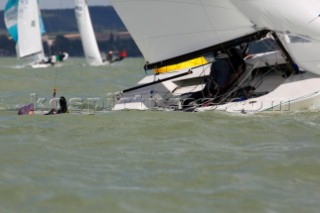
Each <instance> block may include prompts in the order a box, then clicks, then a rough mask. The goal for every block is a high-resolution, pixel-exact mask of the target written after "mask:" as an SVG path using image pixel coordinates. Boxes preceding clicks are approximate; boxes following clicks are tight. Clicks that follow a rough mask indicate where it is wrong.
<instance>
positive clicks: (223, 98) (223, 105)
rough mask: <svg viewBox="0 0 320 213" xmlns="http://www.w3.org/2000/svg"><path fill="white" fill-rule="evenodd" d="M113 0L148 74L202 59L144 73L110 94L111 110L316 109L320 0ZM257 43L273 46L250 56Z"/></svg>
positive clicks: (319, 84)
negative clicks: (112, 99)
mask: <svg viewBox="0 0 320 213" xmlns="http://www.w3.org/2000/svg"><path fill="white" fill-rule="evenodd" d="M111 2H112V4H113V6H114V8H115V10H116V11H117V13H118V14H119V16H120V18H121V19H122V21H123V22H124V24H125V26H126V27H127V29H128V30H129V32H130V33H131V35H132V37H133V39H134V40H135V42H136V44H137V45H138V47H139V49H140V51H141V52H142V54H143V56H144V58H145V60H146V64H145V70H146V71H149V70H158V69H159V68H162V67H167V66H170V65H171V66H172V65H173V64H176V65H177V64H180V63H183V62H185V61H188V60H191V59H195V58H198V57H205V58H206V59H207V60H204V62H203V63H202V64H200V65H199V64H198V65H196V66H189V67H188V66H177V67H178V68H177V69H176V70H170V71H168V72H161V73H154V74H151V75H147V76H146V77H144V78H143V79H142V80H141V81H139V82H138V84H137V85H136V86H134V87H132V88H128V89H125V90H123V91H121V92H119V93H118V94H117V95H116V98H115V100H116V103H115V105H114V107H113V110H124V109H136V110H148V109H170V110H184V111H211V110H219V111H226V112H233V113H257V112H279V111H281V112H283V111H290V110H305V109H319V108H320V96H319V95H320V93H319V92H320V76H319V75H320V54H319V50H320V48H319V47H320V17H319V16H320V2H319V1H318V0H308V2H302V1H299V0H281V1H278V0H257V1H245V0H210V1H196V0H191V1H190V0H182V1H175V0H167V1H161V0H155V1H139V0H131V1H122V0H111ZM299 14H304V15H303V16H301V15H299ZM270 41H271V42H270ZM259 43H265V44H266V45H267V46H268V45H269V46H271V47H272V48H271V49H268V48H267V49H265V50H264V51H262V52H259V53H257V52H254V51H252V49H254V47H256V46H257V45H259ZM240 56H241V57H240Z"/></svg>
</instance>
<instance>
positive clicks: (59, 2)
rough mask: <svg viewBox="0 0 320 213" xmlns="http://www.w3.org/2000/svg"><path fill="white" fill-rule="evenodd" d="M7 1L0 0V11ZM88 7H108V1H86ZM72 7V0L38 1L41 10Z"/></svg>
mask: <svg viewBox="0 0 320 213" xmlns="http://www.w3.org/2000/svg"><path fill="white" fill-rule="evenodd" d="M6 2H7V0H0V10H3V9H4V6H5V5H6ZM88 4H89V6H91V5H102V6H107V5H110V3H109V0H88ZM72 7H74V0H40V8H41V9H53V8H58V9H60V8H72Z"/></svg>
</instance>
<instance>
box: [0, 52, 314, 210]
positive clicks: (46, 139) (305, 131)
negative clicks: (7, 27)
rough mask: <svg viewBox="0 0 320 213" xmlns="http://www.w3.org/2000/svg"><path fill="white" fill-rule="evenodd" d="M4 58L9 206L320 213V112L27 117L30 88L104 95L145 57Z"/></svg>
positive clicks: (2, 197)
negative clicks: (43, 65)
mask: <svg viewBox="0 0 320 213" xmlns="http://www.w3.org/2000/svg"><path fill="white" fill-rule="evenodd" d="M16 63H17V61H16V59H3V58H2V59H0V71H1V78H0V109H1V111H0V212H1V213H3V212H4V213H6V212H8V213H11V212H19V213H20V212H35V213H38V212H41V213H42V212H55V213H56V212H77V213H78V212H113V213H118V212H119V213H120V212H121V213H122V212H123V213H127V212H128V213H144V212H146V213H153V212H154V213H163V212H174V213H179V212H181V213H185V212H190V213H195V212H197V213H198V212H199V213H200V212H219V213H220V212H222V213H223V212H232V213H233V212H239V213H242V212H243V213H248V212H254V213H256V212H263V213H283V212H288V213H289V212H290V213H292V212H297V213H300V212H301V213H302V212H303V213H309V212H314V213H317V212H319V210H320V203H319V201H320V155H319V153H320V114H319V112H299V113H286V114H283V115H277V116H274V115H259V116H258V115H255V116H247V115H245V116H238V115H237V116H235V115H228V114H224V113H218V112H206V113H183V112H155V111H153V112H151V111H146V112H136V111H125V112H108V113H103V114H95V115H81V114H69V115H59V116H17V111H16V108H17V107H18V106H20V105H21V104H25V103H28V102H29V100H30V95H29V94H30V93H37V94H38V96H40V97H47V98H50V97H51V95H52V94H51V93H52V88H53V87H56V88H58V94H57V95H58V96H59V95H65V96H66V97H67V98H71V97H75V96H76V97H93V96H94V97H104V96H105V94H106V93H107V92H113V91H116V90H120V89H124V88H126V87H129V86H133V85H134V84H135V82H137V81H138V80H139V79H140V78H141V77H143V76H144V72H143V71H141V70H142V66H143V61H142V60H141V59H128V60H126V61H123V62H122V63H120V64H117V65H114V66H109V67H100V68H90V67H86V66H83V63H84V61H83V59H70V60H69V61H68V62H67V64H65V65H64V66H63V67H61V68H50V69H39V70H32V69H27V68H23V69H16V68H12V66H13V65H16Z"/></svg>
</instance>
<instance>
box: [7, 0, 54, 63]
mask: <svg viewBox="0 0 320 213" xmlns="http://www.w3.org/2000/svg"><path fill="white" fill-rule="evenodd" d="M4 19H5V24H6V27H7V29H8V32H9V34H10V35H11V37H12V38H13V39H14V41H15V42H16V51H17V56H18V58H20V59H26V60H28V61H31V64H30V65H31V66H32V67H33V68H44V67H49V66H51V64H46V63H42V62H43V61H46V60H47V59H46V57H45V55H44V51H43V45H42V34H43V33H44V32H45V30H44V26H43V22H42V18H41V15H40V10H39V2H38V0H29V1H16V0H8V2H7V4H6V6H5V11H4Z"/></svg>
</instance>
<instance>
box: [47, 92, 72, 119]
mask: <svg viewBox="0 0 320 213" xmlns="http://www.w3.org/2000/svg"><path fill="white" fill-rule="evenodd" d="M59 104H60V109H58V110H56V109H52V110H50V111H49V112H48V113H46V114H45V115H55V114H63V113H69V110H68V105H67V100H66V98H65V97H63V96H61V97H60V99H59Z"/></svg>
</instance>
